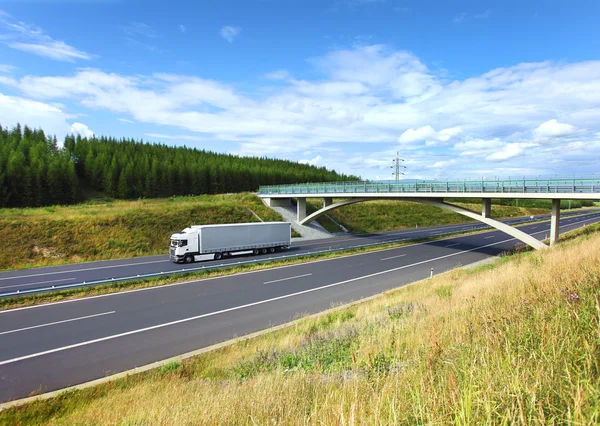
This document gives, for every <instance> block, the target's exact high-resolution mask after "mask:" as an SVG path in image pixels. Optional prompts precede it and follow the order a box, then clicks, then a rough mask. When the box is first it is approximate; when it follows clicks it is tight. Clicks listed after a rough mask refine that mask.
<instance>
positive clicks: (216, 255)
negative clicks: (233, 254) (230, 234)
mask: <svg viewBox="0 0 600 426" xmlns="http://www.w3.org/2000/svg"><path fill="white" fill-rule="evenodd" d="M222 258H223V254H222V253H215V260H221V259H222Z"/></svg>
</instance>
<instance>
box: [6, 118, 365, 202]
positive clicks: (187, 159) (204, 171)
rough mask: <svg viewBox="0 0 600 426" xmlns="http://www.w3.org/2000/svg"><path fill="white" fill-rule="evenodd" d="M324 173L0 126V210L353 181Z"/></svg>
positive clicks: (309, 168) (266, 160)
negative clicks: (98, 196) (95, 196)
mask: <svg viewBox="0 0 600 426" xmlns="http://www.w3.org/2000/svg"><path fill="white" fill-rule="evenodd" d="M356 179H357V178H356V177H354V176H346V175H342V174H338V173H336V172H335V171H333V170H328V169H327V168H325V167H315V166H311V165H306V164H300V163H295V162H292V161H287V160H276V159H271V158H265V157H238V156H235V155H228V154H217V153H214V152H209V151H205V150H198V149H196V148H187V147H170V146H167V145H163V144H153V143H145V142H143V141H135V140H133V139H116V138H112V137H100V138H97V137H92V138H82V137H81V136H79V135H78V136H74V135H68V136H67V137H65V140H64V143H63V144H62V145H61V146H59V144H58V141H57V139H56V137H55V136H46V135H45V134H44V132H43V130H39V129H36V130H32V129H30V128H29V127H27V126H24V127H23V128H21V126H20V125H17V126H16V127H14V128H13V129H6V128H2V126H0V207H33V206H46V205H53V204H72V203H75V202H78V201H82V200H84V199H85V195H84V194H86V193H89V192H90V190H93V191H95V192H100V193H103V194H106V195H107V196H110V197H114V198H120V199H135V198H142V197H144V198H156V197H170V196H173V195H200V194H218V193H228V192H242V191H255V190H257V189H258V187H259V185H276V184H285V183H296V182H328V181H339V180H356Z"/></svg>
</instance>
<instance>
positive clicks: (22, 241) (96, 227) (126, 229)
mask: <svg viewBox="0 0 600 426" xmlns="http://www.w3.org/2000/svg"><path fill="white" fill-rule="evenodd" d="M251 210H252V211H254V212H255V213H256V214H257V215H258V216H259V217H260V218H261V219H262V220H263V221H281V220H282V218H281V216H280V215H279V214H278V213H276V212H274V211H273V210H271V209H269V208H268V207H266V206H265V205H264V204H263V203H262V202H261V201H260V199H259V198H258V197H256V196H255V195H253V194H249V193H241V194H230V195H205V196H198V197H175V198H168V199H156V200H138V201H110V202H104V201H103V202H89V203H85V204H80V205H76V206H52V207H44V208H35V209H33V208H32V209H0V240H1V241H2V242H3V244H2V245H1V246H0V269H13V268H24V267H33V266H44V265H57V264H61V263H71V262H81V261H91V260H102V259H115V258H123V257H132V256H143V255H153V254H164V253H167V251H168V246H169V237H170V236H171V234H172V233H174V232H178V231H180V230H181V229H183V228H185V227H187V226H190V225H202V224H211V223H239V222H256V221H258V219H257V218H256V217H254V215H253V214H252V212H251Z"/></svg>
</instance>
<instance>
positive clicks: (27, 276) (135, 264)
mask: <svg viewBox="0 0 600 426" xmlns="http://www.w3.org/2000/svg"><path fill="white" fill-rule="evenodd" d="M160 262H163V263H167V262H168V263H171V261H169V260H153V261H152V262H138V263H127V264H125V265H110V266H97V267H95V268H84V269H73V270H69V271H56V272H44V273H43V274H31V275H17V276H14V277H4V278H0V281H3V280H14V279H19V278H31V277H43V276H45V275H56V274H72V273H74V272H85V271H96V270H98V269H110V268H123V267H125V266H137V265H147V264H149V263H160Z"/></svg>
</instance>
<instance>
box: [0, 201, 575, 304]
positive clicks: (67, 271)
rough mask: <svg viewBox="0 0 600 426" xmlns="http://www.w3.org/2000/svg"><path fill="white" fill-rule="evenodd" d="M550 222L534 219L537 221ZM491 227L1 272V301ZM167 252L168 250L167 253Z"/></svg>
mask: <svg viewBox="0 0 600 426" xmlns="http://www.w3.org/2000/svg"><path fill="white" fill-rule="evenodd" d="M581 213H582V211H576V212H572V213H563V214H562V217H563V218H567V217H568V216H569V215H573V214H575V215H577V214H581ZM547 217H548V216H536V219H541V218H547ZM528 220H529V219H528V218H518V219H510V220H506V221H505V222H506V223H509V224H516V223H522V222H527V221H528ZM486 228H487V225H485V224H482V223H477V222H471V223H466V224H458V225H447V226H437V227H431V228H420V229H411V230H404V231H394V232H384V233H379V234H366V235H345V236H341V237H334V238H328V239H326V240H313V241H304V242H293V243H292V247H291V248H290V249H289V250H286V251H284V252H280V253H276V254H273V255H272V254H266V255H259V256H234V257H233V258H230V259H222V260H219V261H215V260H210V261H203V262H197V263H194V264H191V265H182V264H179V265H178V264H175V263H173V262H171V261H170V260H169V256H168V255H166V254H165V255H159V256H144V257H136V258H129V259H118V260H105V261H99V262H87V263H78V264H71V265H62V266H53V267H43V268H31V269H23V270H15V271H7V272H0V297H8V296H15V295H18V294H30V293H39V292H46V291H57V290H61V289H65V288H74V287H82V286H90V285H99V284H105V283H107V282H118V281H124V280H128V279H136V278H140V277H148V276H158V275H168V274H173V273H183V272H189V271H193V270H201V269H213V268H220V267H223V266H227V265H231V264H240V263H253V262H257V261H269V260H276V259H281V258H287V257H294V256H299V255H303V254H307V253H314V252H318V251H321V250H340V249H344V248H349V247H355V246H361V245H371V244H379V243H382V242H391V241H404V240H415V239H421V238H427V237H436V236H440V235H446V234H454V233H457V232H464V231H469V230H473V229H486ZM167 251H168V247H167V246H165V252H167Z"/></svg>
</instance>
